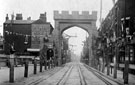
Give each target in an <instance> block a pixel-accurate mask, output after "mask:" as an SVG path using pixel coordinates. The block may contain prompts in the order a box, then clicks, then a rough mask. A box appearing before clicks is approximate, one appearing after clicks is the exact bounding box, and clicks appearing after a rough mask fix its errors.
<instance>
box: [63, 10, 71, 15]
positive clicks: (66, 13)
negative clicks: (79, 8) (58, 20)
mask: <svg viewBox="0 0 135 85" xmlns="http://www.w3.org/2000/svg"><path fill="white" fill-rule="evenodd" d="M61 14H62V15H69V12H68V11H62V12H61Z"/></svg>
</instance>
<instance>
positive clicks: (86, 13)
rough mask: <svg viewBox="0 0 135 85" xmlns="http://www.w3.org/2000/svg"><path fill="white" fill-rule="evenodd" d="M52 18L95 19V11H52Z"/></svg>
mask: <svg viewBox="0 0 135 85" xmlns="http://www.w3.org/2000/svg"><path fill="white" fill-rule="evenodd" d="M54 19H94V20H96V19H97V12H96V11H92V14H90V13H89V11H82V12H81V14H80V13H79V11H72V13H71V14H70V13H69V11H61V12H60V11H54Z"/></svg>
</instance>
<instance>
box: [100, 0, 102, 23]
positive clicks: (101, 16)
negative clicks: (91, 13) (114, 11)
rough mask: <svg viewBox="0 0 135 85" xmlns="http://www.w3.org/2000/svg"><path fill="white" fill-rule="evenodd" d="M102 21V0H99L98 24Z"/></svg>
mask: <svg viewBox="0 0 135 85" xmlns="http://www.w3.org/2000/svg"><path fill="white" fill-rule="evenodd" d="M101 23H102V0H100V25H101Z"/></svg>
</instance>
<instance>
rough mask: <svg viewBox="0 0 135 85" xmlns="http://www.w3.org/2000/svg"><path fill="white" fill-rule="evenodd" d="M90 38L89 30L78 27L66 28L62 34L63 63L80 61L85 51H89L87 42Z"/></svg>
mask: <svg viewBox="0 0 135 85" xmlns="http://www.w3.org/2000/svg"><path fill="white" fill-rule="evenodd" d="M88 37H89V34H88V32H87V30H85V29H84V28H81V27H78V26H72V27H69V28H66V29H65V30H64V31H63V32H62V59H63V62H66V61H67V62H68V61H80V60H81V58H82V56H84V50H85V51H86V50H87V51H88V46H86V45H88V42H87V41H88ZM86 43H87V44H86ZM86 47H87V49H86ZM85 53H86V52H85ZM88 53H89V52H87V55H88ZM85 55H86V54H85ZM87 57H88V56H87Z"/></svg>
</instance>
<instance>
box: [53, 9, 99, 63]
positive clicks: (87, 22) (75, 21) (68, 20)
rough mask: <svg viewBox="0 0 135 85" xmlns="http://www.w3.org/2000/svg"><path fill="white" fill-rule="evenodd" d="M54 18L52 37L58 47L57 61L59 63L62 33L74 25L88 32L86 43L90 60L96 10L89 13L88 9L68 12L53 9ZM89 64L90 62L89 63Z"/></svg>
mask: <svg viewBox="0 0 135 85" xmlns="http://www.w3.org/2000/svg"><path fill="white" fill-rule="evenodd" d="M54 20H55V30H54V36H55V37H54V39H55V43H56V45H57V46H56V47H57V48H58V63H59V65H60V64H61V57H62V56H61V46H62V43H61V41H62V33H63V32H64V31H65V30H67V29H69V28H71V27H74V26H77V27H80V28H82V29H84V30H86V31H87V32H88V34H89V38H88V43H89V45H88V46H89V49H90V50H89V59H90V60H89V61H91V58H92V57H93V55H92V50H91V44H92V36H96V35H97V30H96V20H97V12H96V11H92V13H91V14H90V13H89V12H88V11H82V12H81V13H79V12H78V11H72V13H71V14H70V13H69V12H68V11H62V12H61V13H60V12H58V11H54ZM89 64H90V63H89Z"/></svg>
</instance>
